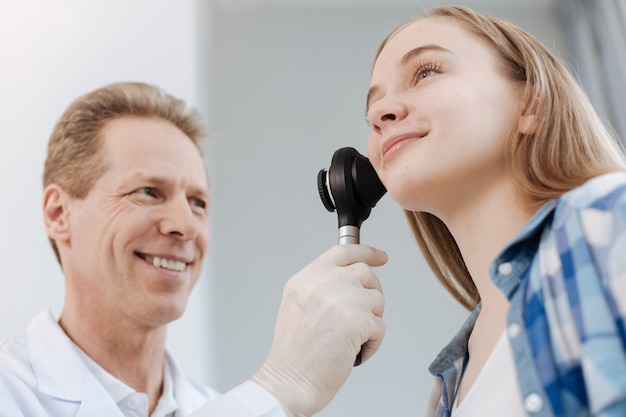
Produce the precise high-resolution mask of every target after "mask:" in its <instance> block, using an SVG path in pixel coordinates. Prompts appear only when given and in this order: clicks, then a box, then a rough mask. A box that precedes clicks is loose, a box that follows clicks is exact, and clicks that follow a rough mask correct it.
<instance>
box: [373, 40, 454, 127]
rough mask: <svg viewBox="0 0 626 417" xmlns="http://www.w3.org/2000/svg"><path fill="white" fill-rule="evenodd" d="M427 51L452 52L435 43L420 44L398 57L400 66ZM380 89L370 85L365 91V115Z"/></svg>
mask: <svg viewBox="0 0 626 417" xmlns="http://www.w3.org/2000/svg"><path fill="white" fill-rule="evenodd" d="M428 51H437V52H446V53H449V54H452V53H453V52H452V51H451V50H449V49H446V48H444V47H443V46H440V45H435V44H428V45H422V46H418V47H416V48H413V49H411V50H410V51H409V52H407V53H406V54H404V55H403V56H402V58H400V65H401V66H403V67H404V66H406V65H407V64H408V63H409V62H411V60H413V59H414V58H415V57H417V56H419V55H421V54H423V53H424V52H428ZM379 91H380V89H379V88H378V87H376V86H372V87H371V88H370V89H369V91H368V92H367V98H366V100H365V114H366V115H367V112H368V111H369V109H370V106H371V105H372V103H373V102H374V101H376V100H374V97H375V96H376V95H377V93H378V92H379Z"/></svg>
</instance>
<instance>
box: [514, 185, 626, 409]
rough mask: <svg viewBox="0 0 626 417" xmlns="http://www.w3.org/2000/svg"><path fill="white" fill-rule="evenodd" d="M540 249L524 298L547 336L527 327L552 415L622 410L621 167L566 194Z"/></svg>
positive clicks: (624, 218) (625, 195)
mask: <svg viewBox="0 0 626 417" xmlns="http://www.w3.org/2000/svg"><path fill="white" fill-rule="evenodd" d="M539 257H540V259H541V261H540V270H541V271H540V274H531V282H530V287H529V288H528V291H529V292H528V293H527V298H526V300H527V302H528V301H529V300H530V299H533V298H535V299H536V298H537V294H540V295H539V297H540V298H541V304H542V308H541V309H539V310H535V311H534V312H533V313H532V314H535V315H542V316H543V317H542V318H541V320H543V321H544V322H545V327H544V329H548V332H549V337H548V338H547V339H546V335H545V333H544V334H543V335H541V334H534V331H533V329H531V328H528V329H527V330H528V336H529V342H530V344H531V346H532V348H533V352H534V356H535V363H536V365H537V368H538V369H539V370H544V371H543V372H542V371H540V374H541V378H542V379H543V381H542V382H543V385H544V387H545V389H546V393H547V394H548V397H549V399H550V402H551V405H552V409H553V410H554V413H555V415H556V416H574V415H576V416H579V415H582V416H598V417H612V416H626V330H625V327H624V323H625V320H624V319H625V317H626V175H625V174H624V173H615V174H608V175H604V176H601V177H598V178H595V179H593V180H591V181H590V182H588V183H587V184H585V185H583V186H582V187H579V188H578V189H576V190H574V191H572V192H570V193H567V194H565V195H564V196H563V197H562V198H561V199H560V201H559V204H558V205H557V208H556V211H555V213H554V221H553V223H552V226H551V228H547V229H546V230H544V233H543V238H542V242H541V245H540V248H539ZM533 281H534V282H533ZM533 287H534V288H533ZM529 296H530V297H529ZM528 314H530V313H529V311H528V310H527V311H526V315H527V316H526V319H530V320H534V321H536V319H537V317H532V318H531V317H529V316H528ZM536 327H538V326H536ZM548 351H550V352H551V354H550V355H546V352H548ZM546 369H552V370H554V371H553V372H552V371H551V372H545V370H546Z"/></svg>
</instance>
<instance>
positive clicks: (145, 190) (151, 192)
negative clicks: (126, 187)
mask: <svg viewBox="0 0 626 417" xmlns="http://www.w3.org/2000/svg"><path fill="white" fill-rule="evenodd" d="M137 192H139V193H141V194H144V195H147V196H148V197H156V196H157V192H156V189H155V188H154V187H142V188H140V189H139V190H137Z"/></svg>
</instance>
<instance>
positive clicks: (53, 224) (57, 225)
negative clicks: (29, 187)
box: [43, 184, 70, 242]
mask: <svg viewBox="0 0 626 417" xmlns="http://www.w3.org/2000/svg"><path fill="white" fill-rule="evenodd" d="M69 198H70V197H69V195H68V194H67V193H66V192H65V190H64V189H63V188H62V187H61V186H60V185H58V184H50V185H48V186H47V187H46V189H45V190H44V192H43V219H44V224H45V226H46V231H47V232H48V236H49V237H50V239H52V240H54V241H56V242H60V241H68V240H69V236H70V235H69V219H68V217H69Z"/></svg>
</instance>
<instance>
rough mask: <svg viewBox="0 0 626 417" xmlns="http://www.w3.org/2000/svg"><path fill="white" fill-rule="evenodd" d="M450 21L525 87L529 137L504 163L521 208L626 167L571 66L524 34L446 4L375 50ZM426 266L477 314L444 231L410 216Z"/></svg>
mask: <svg viewBox="0 0 626 417" xmlns="http://www.w3.org/2000/svg"><path fill="white" fill-rule="evenodd" d="M434 17H437V18H451V19H454V20H455V21H456V22H458V23H459V24H460V25H461V26H463V27H464V28H465V29H466V30H467V31H468V32H470V33H472V34H474V35H476V36H477V37H478V38H480V39H481V40H482V41H483V42H485V44H486V45H487V46H489V48H490V49H491V50H492V51H493V53H494V55H495V56H496V57H497V59H498V62H499V66H500V68H499V70H500V71H501V73H502V75H503V76H505V77H507V78H508V79H510V80H512V81H514V82H518V83H520V84H521V85H523V87H524V90H523V91H524V93H523V99H522V100H523V105H522V109H521V111H520V116H523V115H524V116H525V115H534V116H535V117H534V119H536V125H535V129H534V130H533V132H532V133H530V134H523V133H521V132H519V131H517V130H512V131H511V134H510V136H509V138H508V140H509V142H508V145H509V146H508V147H507V154H506V163H507V166H508V170H509V174H510V175H511V177H512V179H513V181H514V182H515V184H516V187H517V190H518V194H519V195H520V197H521V199H522V200H523V203H525V204H528V205H529V206H532V207H534V206H536V207H539V206H540V205H541V204H543V203H545V202H546V201H548V200H551V199H554V198H558V197H559V196H561V195H562V194H563V193H565V192H567V191H569V190H571V189H573V188H575V187H577V186H579V185H580V184H582V183H584V182H585V181H587V180H588V179H590V178H592V177H595V176H597V175H600V174H603V173H607V172H611V171H617V170H623V169H626V161H625V159H624V153H623V150H622V147H621V146H620V143H619V142H618V141H617V140H616V138H615V137H613V136H612V134H611V133H610V132H609V131H608V129H607V128H606V127H605V126H604V125H603V123H602V121H601V120H600V118H599V117H598V115H597V113H596V112H595V110H594V109H593V106H592V105H591V103H590V102H589V100H588V98H587V96H586V95H585V93H584V92H583V90H582V89H581V87H580V86H579V84H578V82H577V81H576V80H575V79H574V78H573V76H572V75H571V74H570V72H569V71H568V70H567V68H566V67H565V66H564V65H563V64H562V63H561V62H560V61H559V60H558V59H557V58H556V57H555V56H554V55H553V54H552V53H551V52H550V51H549V50H548V49H547V48H546V47H545V46H544V45H542V44H541V43H540V42H539V41H538V40H537V39H535V38H534V37H532V36H531V35H529V34H528V33H526V32H525V31H524V30H522V29H521V28H519V27H517V26H515V25H513V24H511V23H509V22H506V21H503V20H499V19H496V18H493V17H491V16H488V15H485V14H483V13H479V12H476V11H473V10H471V9H468V8H465V7H459V6H442V7H436V8H433V9H432V10H430V11H428V12H427V13H426V14H424V15H422V16H418V17H416V18H413V19H411V20H409V21H407V22H405V23H403V24H402V25H400V26H399V27H397V28H396V29H395V30H394V31H393V32H391V33H390V34H389V35H388V36H387V37H386V38H385V39H384V40H383V42H382V43H381V45H380V46H379V48H378V51H377V52H376V56H375V59H374V64H375V63H376V59H377V58H378V56H379V54H380V52H381V51H382V49H383V48H384V47H385V45H386V43H387V42H388V41H389V40H390V39H391V38H393V37H394V36H395V35H396V34H397V33H398V32H400V31H402V30H403V29H404V28H406V27H407V26H409V25H410V24H412V23H414V22H416V21H417V20H420V19H424V18H434ZM405 214H406V216H407V219H408V221H409V224H410V226H411V229H412V231H413V234H414V236H415V239H416V240H417V242H418V244H419V246H420V249H421V251H422V253H423V255H424V257H425V259H426V261H427V262H428V264H429V266H430V267H431V269H432V270H433V272H434V273H435V275H436V276H437V278H438V279H439V281H440V282H441V283H442V284H443V286H444V287H445V288H446V289H447V290H448V291H449V292H450V293H451V294H452V296H453V297H454V298H455V299H456V300H457V301H458V302H459V303H460V304H461V305H463V306H464V307H465V308H467V309H470V310H471V309H473V308H475V307H476V305H477V304H478V303H479V301H480V296H479V294H478V291H477V289H476V286H475V285H474V282H473V280H472V277H471V276H470V274H469V271H468V270H467V267H466V265H465V262H464V260H463V257H462V256H461V252H460V250H459V248H458V246H457V244H456V242H455V240H454V238H453V237H452V234H451V233H450V231H449V230H448V228H447V227H446V225H445V224H444V223H443V222H442V221H441V220H439V219H438V218H437V217H436V216H434V215H432V214H430V213H425V212H414V211H408V210H407V211H405Z"/></svg>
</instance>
